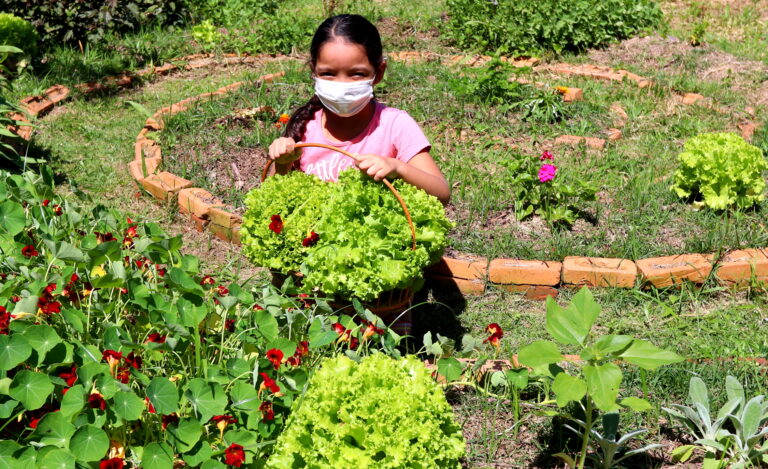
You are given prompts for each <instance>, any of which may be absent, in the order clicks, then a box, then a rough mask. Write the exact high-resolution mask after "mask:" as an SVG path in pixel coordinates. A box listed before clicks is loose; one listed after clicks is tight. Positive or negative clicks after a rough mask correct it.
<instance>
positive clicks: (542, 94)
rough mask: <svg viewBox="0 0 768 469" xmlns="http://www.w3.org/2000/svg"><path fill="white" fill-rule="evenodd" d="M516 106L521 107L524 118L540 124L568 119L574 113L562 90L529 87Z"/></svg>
mask: <svg viewBox="0 0 768 469" xmlns="http://www.w3.org/2000/svg"><path fill="white" fill-rule="evenodd" d="M515 107H516V108H517V109H520V111H521V115H520V118H521V119H522V120H524V121H526V122H536V123H539V124H553V123H555V122H559V121H561V120H565V119H568V118H569V117H570V116H571V114H572V112H571V108H570V107H569V106H568V105H567V104H566V103H565V101H563V97H562V95H561V94H560V92H558V91H557V90H550V89H540V88H531V89H529V92H528V93H527V94H526V96H524V97H523V98H522V99H521V100H520V102H519V103H517V105H516V106H515Z"/></svg>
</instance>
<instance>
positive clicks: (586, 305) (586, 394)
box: [518, 288, 683, 469]
mask: <svg viewBox="0 0 768 469" xmlns="http://www.w3.org/2000/svg"><path fill="white" fill-rule="evenodd" d="M600 310H601V308H600V305H598V304H597V303H596V302H595V300H594V298H593V297H592V293H591V292H590V291H589V290H588V289H587V288H582V289H581V290H579V292H578V293H577V294H576V295H574V297H573V300H572V301H571V304H569V305H568V306H567V307H565V308H563V307H561V306H560V305H558V304H557V303H556V302H555V301H554V300H553V299H552V298H547V316H546V327H547V331H548V332H549V333H550V335H551V336H552V337H553V338H554V339H555V340H556V341H557V342H558V343H560V344H561V345H567V346H575V347H577V349H578V351H579V358H580V361H578V362H572V363H569V364H568V366H567V367H566V368H562V367H560V366H559V365H558V363H560V362H562V361H563V360H564V359H565V357H564V356H563V355H562V354H561V353H559V352H558V346H557V344H556V343H553V342H551V341H547V340H540V341H537V342H534V343H532V344H530V345H527V346H525V347H523V348H521V349H520V352H519V354H518V359H519V361H520V363H521V364H523V365H526V366H529V367H531V368H533V371H534V373H536V374H538V375H544V376H551V377H552V379H553V382H552V391H553V392H554V393H555V400H556V402H557V405H558V407H560V408H564V407H566V406H568V405H569V404H571V403H579V404H581V403H582V401H583V402H584V404H583V407H584V409H583V410H584V416H585V418H584V421H580V420H579V419H577V418H575V417H573V416H571V415H568V414H564V415H562V416H563V417H565V418H568V419H571V420H574V421H576V422H577V423H579V425H580V426H581V427H582V428H583V435H582V448H581V455H580V458H579V462H578V468H579V469H582V468H583V467H584V462H585V460H586V455H587V448H588V443H589V441H590V439H591V435H592V428H593V426H594V421H593V415H592V414H593V412H594V411H595V410H600V411H603V412H615V411H618V410H619V409H621V408H626V409H629V410H635V411H642V410H647V409H648V408H649V403H648V402H647V401H645V400H644V399H640V398H637V397H634V396H630V397H627V398H625V399H619V389H620V386H621V382H622V379H623V373H622V371H621V368H619V366H618V364H617V363H620V362H624V363H629V364H633V365H637V366H639V367H640V368H642V369H645V370H655V369H656V368H658V367H660V366H663V365H669V364H672V363H677V362H679V361H682V360H683V358H682V357H680V356H678V355H677V354H675V353H674V352H670V351H666V350H662V349H659V348H657V347H656V346H654V345H653V344H651V343H650V342H647V341H645V340H641V339H635V338H633V337H630V336H626V335H614V334H609V335H604V336H601V337H599V338H595V337H593V336H592V326H593V325H594V323H595V321H596V319H597V317H598V316H599V314H600Z"/></svg>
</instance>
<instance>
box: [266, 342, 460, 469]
mask: <svg viewBox="0 0 768 469" xmlns="http://www.w3.org/2000/svg"><path fill="white" fill-rule="evenodd" d="M464 449H465V445H464V439H463V437H462V432H461V427H460V426H459V425H458V424H457V423H456V422H455V421H454V419H453V412H452V410H451V406H450V405H449V404H448V402H447V401H446V400H445V395H444V394H443V392H442V390H441V389H440V387H439V386H438V385H437V383H436V382H435V381H434V380H433V379H432V378H431V377H430V374H429V372H428V371H427V369H426V367H425V366H424V364H423V363H422V362H421V361H419V360H418V359H417V358H416V357H414V356H409V357H408V358H403V359H393V358H389V357H387V356H384V355H382V354H373V355H370V356H368V357H365V358H363V359H362V360H361V361H360V362H359V363H356V362H355V361H353V360H350V359H349V358H347V357H345V356H338V357H335V358H330V359H328V360H326V361H324V362H323V363H322V364H321V366H320V369H319V371H317V372H316V373H315V374H314V376H313V377H312V379H311V382H310V384H309V388H308V390H307V393H306V394H305V395H304V397H303V398H302V399H301V400H297V401H296V402H295V403H294V408H293V412H292V415H291V418H290V421H289V423H288V426H287V427H286V429H285V431H284V432H283V433H282V434H281V435H280V437H279V438H278V442H277V446H276V449H275V453H274V454H273V455H272V457H271V458H270V459H269V460H268V461H267V467H269V468H272V469H281V468H291V467H303V466H305V465H306V464H308V463H309V464H311V465H312V466H315V467H377V468H382V469H384V468H403V467H432V468H449V467H450V468H459V467H461V464H460V462H459V459H460V458H461V457H462V456H463V455H464Z"/></svg>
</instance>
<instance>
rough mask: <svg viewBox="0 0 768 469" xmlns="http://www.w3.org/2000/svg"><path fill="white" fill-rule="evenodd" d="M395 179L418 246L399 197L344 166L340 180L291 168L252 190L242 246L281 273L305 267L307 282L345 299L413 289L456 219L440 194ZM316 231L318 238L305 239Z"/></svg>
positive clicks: (248, 201)
mask: <svg viewBox="0 0 768 469" xmlns="http://www.w3.org/2000/svg"><path fill="white" fill-rule="evenodd" d="M394 185H395V187H396V188H397V190H398V191H399V192H400V194H401V195H402V197H403V199H404V200H405V203H406V206H407V207H408V210H409V211H410V213H411V218H412V220H413V223H414V227H415V229H416V242H417V246H416V249H415V250H412V249H411V244H412V238H411V231H410V228H409V226H408V222H407V219H406V217H405V214H404V213H403V209H402V207H401V206H400V204H399V203H398V201H397V199H396V198H395V196H394V195H393V194H392V193H391V192H390V191H389V190H388V189H387V188H386V187H385V186H384V185H383V184H381V183H377V182H374V181H373V180H372V179H370V178H368V177H366V176H365V175H363V174H362V173H361V172H360V171H345V172H343V173H342V174H341V175H340V176H339V182H338V183H330V182H322V181H320V180H319V179H318V178H316V177H314V176H309V175H306V174H301V173H292V174H290V175H287V176H275V177H274V178H271V179H270V180H267V181H266V182H265V183H264V184H263V185H262V186H261V188H258V189H255V190H253V191H251V193H249V194H248V195H247V196H246V200H245V203H246V206H247V210H246V213H245V216H244V217H243V226H242V229H241V233H242V243H243V252H244V253H245V254H246V256H248V257H249V258H250V259H251V260H252V261H253V262H254V263H256V264H259V265H264V266H266V267H269V268H271V269H274V270H277V271H279V272H281V273H291V272H296V271H299V270H300V271H301V273H302V274H304V278H303V284H304V286H305V287H307V288H310V289H315V288H316V289H318V290H319V291H321V292H322V293H323V294H325V295H330V296H337V297H339V298H346V299H349V298H358V299H360V300H363V301H368V300H372V299H374V298H376V297H377V296H379V295H380V294H381V293H382V292H384V291H388V290H392V289H403V288H413V287H415V286H417V283H418V282H419V281H420V279H421V270H422V269H423V268H424V267H426V266H428V265H429V264H431V263H434V262H436V261H437V260H438V258H439V257H440V256H441V255H442V252H443V249H444V248H445V246H446V245H447V242H448V241H447V238H446V235H447V232H448V230H449V229H450V226H451V224H450V222H449V221H448V219H447V218H446V217H445V211H444V209H443V206H442V205H441V204H440V202H439V201H438V200H437V199H436V198H434V197H432V196H430V195H428V194H427V193H425V192H424V191H422V190H420V189H417V188H415V187H414V186H411V185H409V184H406V183H403V182H402V181H395V183H394ZM275 215H279V216H280V219H281V220H282V222H283V225H284V228H283V229H282V231H280V232H279V233H277V232H275V231H273V230H272V229H270V224H271V223H272V219H273V216H275ZM313 232H314V233H316V234H317V235H318V236H319V237H318V239H317V240H316V241H315V242H314V244H313V243H311V242H310V243H305V242H304V240H305V239H308V238H310V236H311V234H312V233H313ZM304 244H309V245H306V246H305V245H304Z"/></svg>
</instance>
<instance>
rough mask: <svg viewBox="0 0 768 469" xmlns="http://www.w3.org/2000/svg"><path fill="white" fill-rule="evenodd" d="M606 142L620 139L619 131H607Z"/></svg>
mask: <svg viewBox="0 0 768 469" xmlns="http://www.w3.org/2000/svg"><path fill="white" fill-rule="evenodd" d="M605 133H606V135H607V138H608V140H610V141H611V142H615V141H616V140H618V139H620V138H621V130H619V129H607V130H606V131H605Z"/></svg>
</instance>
